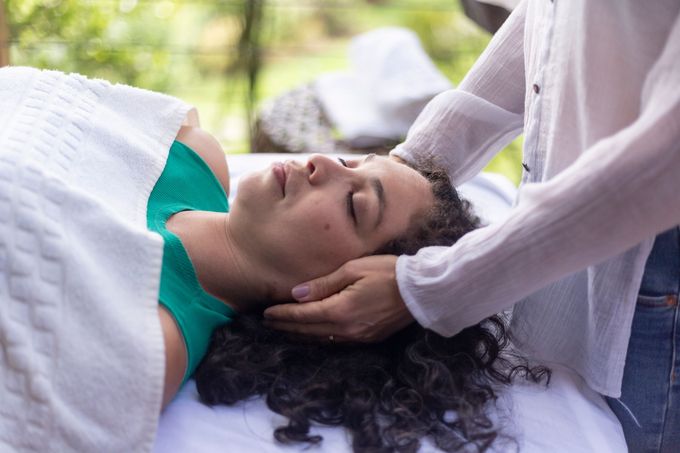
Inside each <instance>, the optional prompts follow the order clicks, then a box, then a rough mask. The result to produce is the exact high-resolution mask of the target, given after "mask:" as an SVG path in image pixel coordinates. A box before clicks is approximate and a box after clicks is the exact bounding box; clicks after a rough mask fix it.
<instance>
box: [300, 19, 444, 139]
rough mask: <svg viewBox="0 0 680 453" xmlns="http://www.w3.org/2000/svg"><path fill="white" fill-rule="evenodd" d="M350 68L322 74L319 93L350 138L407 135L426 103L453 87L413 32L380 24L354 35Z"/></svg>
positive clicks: (323, 104)
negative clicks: (375, 28) (379, 26)
mask: <svg viewBox="0 0 680 453" xmlns="http://www.w3.org/2000/svg"><path fill="white" fill-rule="evenodd" d="M349 63H350V68H351V69H350V70H349V71H347V72H341V73H330V74H325V75H322V76H320V77H319V78H318V79H317V80H316V81H315V82H314V86H315V89H316V93H317V96H318V98H319V101H320V102H321V105H322V106H323V108H324V112H325V113H326V114H327V115H328V118H329V119H330V121H331V123H332V124H333V125H334V126H335V127H337V129H338V131H339V132H340V133H341V135H342V137H343V138H344V139H346V140H348V141H353V140H360V139H364V140H366V139H370V138H388V139H400V138H401V137H403V136H405V135H406V132H407V131H408V128H409V127H410V126H411V124H413V121H414V120H415V119H416V117H417V116H418V114H419V113H420V111H421V110H422V109H423V107H425V104H426V103H427V102H428V101H429V100H430V99H432V98H433V97H434V96H435V95H437V94H439V93H441V92H442V91H445V90H447V89H449V88H451V83H450V82H449V81H448V80H447V79H446V77H444V75H442V74H441V72H439V70H438V69H437V68H436V67H435V65H434V63H432V61H431V60H430V58H429V57H428V56H427V54H426V53H425V50H424V49H423V48H422V46H421V45H420V41H419V40H418V37H417V36H416V34H415V33H413V32H412V31H410V30H407V29H404V28H396V27H388V28H380V29H377V30H374V31H371V32H368V33H364V34H362V35H359V36H357V37H356V38H354V39H353V40H352V42H351V44H350V48H349Z"/></svg>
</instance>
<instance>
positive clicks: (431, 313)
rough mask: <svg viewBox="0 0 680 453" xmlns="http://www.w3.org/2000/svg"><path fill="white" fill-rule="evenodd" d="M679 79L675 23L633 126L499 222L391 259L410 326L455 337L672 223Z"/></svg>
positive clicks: (678, 165)
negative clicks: (447, 244) (411, 320)
mask: <svg viewBox="0 0 680 453" xmlns="http://www.w3.org/2000/svg"><path fill="white" fill-rule="evenodd" d="M678 80H680V19H678V20H676V22H675V25H674V27H673V29H672V31H671V33H670V35H669V37H668V40H667V43H666V46H665V48H664V50H663V51H662V53H661V55H660V57H659V58H658V60H657V61H656V63H655V64H654V66H653V67H652V68H651V70H650V71H649V73H648V75H647V78H646V79H645V82H644V84H643V88H642V95H641V100H642V103H641V107H640V113H639V115H638V117H637V119H636V120H635V121H634V122H632V123H631V124H630V125H629V126H628V127H626V128H624V129H622V130H620V131H619V132H617V133H616V134H614V135H612V136H610V137H607V138H605V139H603V140H600V141H598V142H597V143H595V144H594V145H593V146H592V147H591V148H590V149H588V150H586V151H585V152H584V153H583V154H582V155H581V156H580V157H579V159H577V160H576V161H575V162H574V163H573V164H572V165H571V166H570V167H568V168H567V169H566V170H564V171H563V172H561V173H560V174H558V175H557V176H555V177H554V178H553V179H551V180H550V181H547V182H544V183H540V184H528V185H526V186H524V187H523V188H522V189H521V190H520V193H519V203H518V205H517V206H516V207H515V209H513V211H512V213H511V215H510V216H509V217H508V218H507V220H505V221H504V222H500V223H497V224H492V225H489V226H487V227H485V228H482V229H479V230H476V231H474V232H472V233H470V234H468V235H466V236H464V237H463V238H462V239H461V240H460V241H458V242H457V243H456V244H455V245H453V246H452V247H448V248H447V247H428V248H424V249H422V250H421V251H420V252H418V254H416V255H414V256H401V257H399V259H398V261H397V282H398V285H399V289H400V293H401V295H402V297H403V299H404V301H405V303H406V305H407V306H408V308H409V309H410V311H411V313H412V314H413V315H414V316H415V318H416V319H417V320H418V322H420V323H421V324H422V325H423V326H425V327H427V328H430V329H432V330H435V331H436V332H438V333H440V334H442V335H447V336H450V335H454V334H456V333H457V332H459V331H460V330H461V329H463V328H465V327H467V326H470V325H473V324H475V323H477V322H479V321H481V320H482V319H484V318H485V317H487V316H490V315H492V314H494V313H497V312H499V311H501V310H502V309H504V308H507V307H508V306H510V305H512V304H513V303H515V302H516V301H518V300H520V299H521V298H523V297H525V296H527V295H529V294H531V293H532V292H534V291H536V290H538V289H540V288H541V287H543V286H545V285H547V284H549V283H551V282H553V281H556V280H558V279H559V278H561V277H563V276H566V275H568V274H570V273H572V272H575V271H578V270H580V269H583V268H585V267H587V266H589V265H592V264H596V263H599V262H602V261H604V260H606V259H607V258H610V257H612V256H614V255H616V254H619V253H621V252H624V251H625V250H627V249H628V248H630V247H632V246H634V245H635V244H637V243H639V242H640V241H642V240H643V239H645V238H648V237H651V236H653V235H655V234H658V233H659V232H661V231H664V230H666V229H668V228H670V227H672V226H674V225H676V224H678V223H680V90H678ZM546 303H550V302H549V301H546Z"/></svg>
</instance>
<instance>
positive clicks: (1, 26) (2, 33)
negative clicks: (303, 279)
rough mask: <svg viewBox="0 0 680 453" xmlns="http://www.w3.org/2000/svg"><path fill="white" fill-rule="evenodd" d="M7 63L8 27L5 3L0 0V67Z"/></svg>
mask: <svg viewBox="0 0 680 453" xmlns="http://www.w3.org/2000/svg"><path fill="white" fill-rule="evenodd" d="M8 65H9V28H8V27H7V19H6V18H5V3H4V1H3V0H0V67H2V66H8Z"/></svg>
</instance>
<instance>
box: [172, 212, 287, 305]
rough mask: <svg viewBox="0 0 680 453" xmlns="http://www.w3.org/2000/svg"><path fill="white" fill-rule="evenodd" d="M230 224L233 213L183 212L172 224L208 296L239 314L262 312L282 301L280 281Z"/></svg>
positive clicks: (248, 240)
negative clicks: (251, 252) (271, 304)
mask: <svg viewBox="0 0 680 453" xmlns="http://www.w3.org/2000/svg"><path fill="white" fill-rule="evenodd" d="M229 225H230V223H229V214H224V213H215V212H206V211H185V212H180V213H178V214H176V215H174V216H172V217H171V219H170V220H169V221H168V229H169V230H170V231H172V232H173V233H175V234H177V235H178V236H179V237H180V239H181V240H182V244H183V245H184V247H185V248H186V250H187V254H188V255H189V258H190V259H191V262H192V264H193V266H194V269H195V271H196V277H197V278H198V281H199V283H200V285H201V286H202V287H203V289H204V290H205V291H206V292H207V293H209V294H211V295H212V296H214V297H216V298H217V299H220V300H221V301H223V302H224V303H225V304H227V305H229V306H230V307H231V308H232V309H234V310H235V311H237V312H246V311H252V310H256V309H262V308H264V306H265V305H268V304H270V303H271V302H272V301H274V300H276V299H280V298H281V294H282V291H281V288H280V287H281V285H279V284H277V283H276V282H277V281H279V279H277V278H276V277H275V276H274V275H271V274H272V273H271V272H268V270H267V268H266V266H263V265H262V264H260V263H258V262H257V261H256V260H254V259H253V258H252V256H253V255H252V254H249V253H248V250H249V247H251V244H250V242H251V239H250V238H249V237H244V238H240V237H238V235H237V234H236V233H235V232H233V231H232V230H231V229H230V226H229Z"/></svg>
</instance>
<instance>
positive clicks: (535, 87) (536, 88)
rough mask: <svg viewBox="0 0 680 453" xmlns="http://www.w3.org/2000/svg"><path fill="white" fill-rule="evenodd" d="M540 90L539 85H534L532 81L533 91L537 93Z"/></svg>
mask: <svg viewBox="0 0 680 453" xmlns="http://www.w3.org/2000/svg"><path fill="white" fill-rule="evenodd" d="M540 91H541V87H539V86H538V85H536V84H535V83H534V93H536V94H538V93H540Z"/></svg>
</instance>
